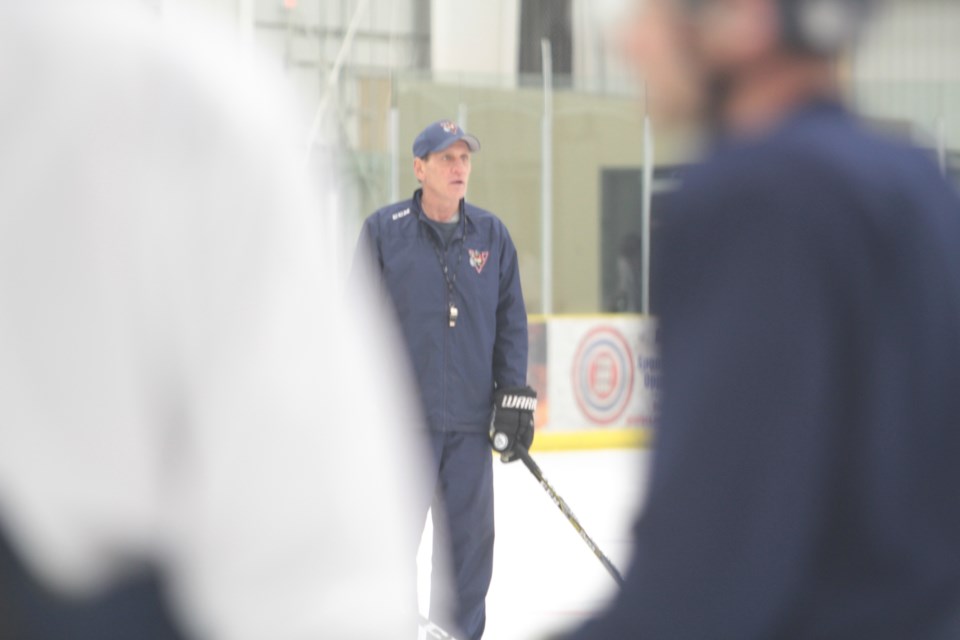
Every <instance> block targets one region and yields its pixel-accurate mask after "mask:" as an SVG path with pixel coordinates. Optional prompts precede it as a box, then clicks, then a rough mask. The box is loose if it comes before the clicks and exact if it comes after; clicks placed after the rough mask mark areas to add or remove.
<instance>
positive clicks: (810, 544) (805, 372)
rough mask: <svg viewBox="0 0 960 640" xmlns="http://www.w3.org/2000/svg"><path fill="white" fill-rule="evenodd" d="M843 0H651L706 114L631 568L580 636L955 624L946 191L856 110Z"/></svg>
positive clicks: (676, 270) (959, 406)
mask: <svg viewBox="0 0 960 640" xmlns="http://www.w3.org/2000/svg"><path fill="white" fill-rule="evenodd" d="M867 8H868V7H867V5H866V3H864V2H858V1H856V0H850V1H846V0H836V1H834V0H829V1H827V0H824V1H816V0H810V1H804V0H702V1H696V0H648V1H647V2H645V5H644V7H643V9H642V11H641V13H639V14H638V17H637V18H636V22H635V23H634V24H633V25H632V29H631V30H630V33H629V40H628V42H629V53H630V56H631V57H632V59H633V61H634V62H635V63H636V64H637V65H638V66H639V68H640V69H641V70H642V72H643V74H644V77H645V78H646V80H647V81H648V82H649V87H648V88H649V95H650V98H651V100H652V101H653V105H654V108H655V109H656V110H657V111H656V113H657V114H658V115H660V116H661V117H663V116H664V114H672V115H682V116H686V117H687V118H689V119H693V120H698V121H700V122H703V123H706V124H707V125H708V127H709V128H710V129H711V131H712V134H713V135H712V136H711V138H712V143H711V145H710V150H709V152H708V153H707V157H706V158H705V160H704V162H703V163H702V164H701V165H699V166H697V167H695V168H693V169H691V170H690V171H689V172H688V173H687V175H686V176H685V177H684V180H683V186H682V188H681V189H680V190H679V192H678V193H676V194H675V196H674V197H673V199H672V202H671V204H670V205H668V206H669V207H670V208H669V209H668V210H667V211H666V212H665V214H664V215H663V221H664V227H663V230H662V233H661V234H660V235H659V236H658V237H657V239H656V250H657V253H658V255H657V256H655V257H656V258H657V262H656V269H657V270H656V271H655V276H656V278H657V279H656V281H655V286H656V287H658V291H659V294H658V295H659V296H660V297H661V300H662V304H661V309H660V319H661V323H662V324H661V327H662V329H661V340H662V344H661V346H662V357H663V366H664V369H663V375H664V388H663V406H662V414H661V421H660V424H659V427H658V432H657V436H656V442H655V450H654V462H653V469H652V477H651V482H650V487H649V494H648V500H647V502H646V506H645V508H644V510H643V512H642V514H641V516H640V518H639V521H638V523H637V525H636V528H635V542H634V549H633V559H632V563H631V566H630V567H629V570H628V572H627V575H626V584H625V585H624V587H623V589H622V590H621V591H620V592H619V593H618V594H617V595H616V596H615V598H614V600H613V602H612V603H611V604H610V606H609V608H608V609H607V610H606V611H604V612H602V613H601V614H600V615H599V616H598V617H597V618H596V619H594V620H592V621H589V622H587V623H586V624H585V626H583V627H582V628H581V629H580V630H578V631H577V632H575V633H573V634H572V635H569V636H567V637H568V638H571V639H574V640H587V639H589V640H606V639H611V640H613V639H616V640H623V639H625V638H642V639H647V640H654V639H670V640H705V639H707V638H709V639H712V640H717V639H730V640H754V639H761V638H763V639H770V638H783V639H785V638H790V639H797V640H800V639H804V640H814V639H816V640H849V639H852V638H869V639H870V640H886V639H889V640H905V639H906V638H910V639H912V640H915V639H923V640H948V639H954V638H958V637H960V490H958V487H960V464H958V460H960V391H958V390H960V202H958V198H957V195H956V193H955V192H954V190H953V189H952V188H951V187H950V186H948V184H947V183H946V182H945V181H944V180H943V179H942V178H941V176H940V175H939V172H938V170H937V168H936V167H935V165H934V164H933V162H932V161H931V158H930V157H928V155H929V154H926V153H924V152H922V151H919V150H916V149H912V148H910V147H908V146H906V145H904V144H901V143H899V142H896V141H893V140H889V139H886V138H885V137H883V136H881V135H877V134H876V133H874V132H873V131H871V130H870V129H869V128H867V127H865V126H864V125H863V123H861V122H860V121H859V120H858V119H857V118H856V117H855V116H854V115H852V114H851V113H850V112H849V111H848V110H847V109H846V108H845V107H844V106H843V105H842V104H841V101H840V99H839V97H838V96H839V86H838V82H837V76H836V70H835V60H836V57H837V55H838V54H839V53H840V51H841V49H842V48H843V47H844V46H846V45H847V44H848V43H849V42H850V41H851V40H852V39H853V38H854V36H855V35H856V31H857V28H858V27H859V25H860V24H861V23H862V22H863V20H864V18H865V12H866V10H867Z"/></svg>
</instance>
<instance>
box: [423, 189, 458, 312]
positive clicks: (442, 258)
mask: <svg viewBox="0 0 960 640" xmlns="http://www.w3.org/2000/svg"><path fill="white" fill-rule="evenodd" d="M460 219H461V221H462V223H463V234H462V235H461V236H460V250H459V251H458V252H457V265H456V266H455V267H454V268H453V272H452V273H451V272H450V268H449V267H448V266H447V259H446V247H443V248H442V249H441V246H440V241H439V240H438V239H437V238H436V237H434V235H433V234H434V232H436V231H437V230H436V229H433V230H431V231H428V232H427V233H428V234H431V244H433V252H434V253H435V254H437V261H438V262H439V263H440V270H441V272H442V273H443V280H444V281H445V282H446V283H447V324H448V325H449V326H450V328H451V329H452V328H454V327H456V326H457V318H458V317H459V316H460V310H459V309H458V308H457V305H456V304H455V303H454V301H453V290H454V287H455V286H456V284H457V274H458V273H459V272H460V263H461V262H463V241H464V236H466V233H467V227H466V225H467V222H466V217H465V216H464V212H463V205H462V204H461V206H460ZM427 224H428V225H429V224H430V223H429V222H428V223H427ZM451 242H454V243H455V242H457V239H456V238H453V239H452V240H451Z"/></svg>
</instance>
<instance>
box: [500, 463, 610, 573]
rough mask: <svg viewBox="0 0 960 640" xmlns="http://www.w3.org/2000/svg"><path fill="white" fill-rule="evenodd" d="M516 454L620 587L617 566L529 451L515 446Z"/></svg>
mask: <svg viewBox="0 0 960 640" xmlns="http://www.w3.org/2000/svg"><path fill="white" fill-rule="evenodd" d="M516 454H517V456H518V457H519V458H520V459H521V460H523V464H525V465H526V467H527V469H529V470H530V473H532V474H533V477H534V478H536V479H537V481H538V482H539V483H540V486H541V487H543V490H544V491H546V492H547V494H549V496H550V499H551V500H553V503H554V504H555V505H557V507H559V508H560V511H561V512H563V515H565V516H566V517H567V521H568V522H570V524H571V525H573V528H574V529H576V530H577V533H579V534H580V537H581V538H583V541H584V542H586V543H587V546H588V547H590V550H591V551H593V555H595V556H597V559H598V560H600V564H602V565H603V568H604V569H606V570H607V573H609V574H610V575H611V576H612V577H613V579H614V580H616V581H617V584H618V585H620V586H621V587H622V586H623V576H621V575H620V572H619V571H617V568H616V567H615V566H613V563H612V562H610V560H609V559H608V558H607V556H605V555H603V551H600V547H598V546H597V543H595V542H594V541H593V540H592V539H591V538H590V536H588V535H587V532H586V531H584V530H583V526H582V525H581V524H580V521H579V520H577V516H575V515H573V511H571V510H570V507H569V506H567V503H566V502H565V501H564V500H563V498H561V497H560V496H559V495H558V494H557V492H556V491H554V490H553V487H551V486H550V483H549V482H547V479H546V478H544V477H543V471H541V470H540V467H539V466H538V465H537V463H536V462H534V461H533V458H531V457H530V453H529V452H528V451H527V450H526V449H524V448H523V447H517V451H516Z"/></svg>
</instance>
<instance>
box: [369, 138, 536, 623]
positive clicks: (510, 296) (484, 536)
mask: <svg viewBox="0 0 960 640" xmlns="http://www.w3.org/2000/svg"><path fill="white" fill-rule="evenodd" d="M479 148H480V145H479V142H478V141H477V139H476V138H475V137H474V136H472V135H470V134H468V133H466V132H465V131H463V130H462V129H460V128H459V127H458V126H457V125H456V124H454V123H453V122H450V121H440V122H436V123H434V124H432V125H430V126H428V127H427V128H426V129H424V131H423V132H422V133H421V134H420V135H419V136H418V137H417V139H416V141H415V142H414V145H413V154H414V171H415V173H416V177H417V179H418V180H419V181H420V183H421V188H420V189H418V190H417V191H416V192H415V193H414V195H413V198H412V199H410V200H406V201H404V202H399V203H397V204H393V205H390V206H387V207H384V208H383V209H380V210H379V211H377V212H376V213H374V214H373V215H371V216H370V217H369V218H367V220H366V222H365V223H364V225H363V231H362V234H361V242H360V245H361V249H369V253H370V254H371V256H372V257H373V259H374V260H375V262H376V268H377V269H378V271H379V273H380V276H381V282H382V284H383V286H384V288H385V289H386V291H387V292H388V293H389V296H390V299H391V300H392V302H393V306H394V308H395V310H396V313H397V317H398V319H399V323H400V327H401V329H402V332H403V337H404V341H405V343H406V346H407V348H408V351H409V355H410V360H411V363H412V365H413V370H414V372H415V374H416V377H417V382H418V384H419V388H420V394H421V401H422V407H423V410H424V413H425V416H426V421H427V427H428V434H429V443H430V446H431V447H432V449H433V454H434V455H433V463H434V473H433V474H432V475H430V477H431V478H432V479H433V482H435V487H434V492H433V495H434V499H433V505H432V506H433V522H434V564H435V565H436V562H437V560H438V559H439V558H440V557H443V556H446V555H449V557H450V560H451V572H450V573H451V577H452V580H453V583H454V594H452V597H451V594H447V593H444V592H443V591H442V590H441V589H439V588H438V585H439V584H440V581H439V580H433V585H434V588H433V589H432V590H431V617H432V618H433V619H434V620H435V621H436V622H439V623H441V625H450V626H451V627H452V626H455V627H456V628H457V629H458V632H459V633H461V634H463V637H464V638H474V639H476V638H480V637H481V635H482V634H483V628H484V624H485V620H486V614H485V605H484V600H485V597H486V593H487V589H488V587H489V585H490V579H491V576H492V571H493V538H494V527H493V477H492V473H493V469H492V460H493V458H492V456H491V450H490V442H489V440H488V430H489V428H490V424H491V409H492V402H493V399H494V395H495V390H496V389H499V390H504V389H516V388H522V387H524V385H526V376H527V315H526V309H525V308H524V303H523V294H522V292H521V290H520V274H519V269H518V263H517V251H516V248H515V247H514V245H513V241H512V240H511V239H510V235H509V233H507V229H506V227H505V226H504V225H503V223H502V222H501V221H500V220H499V219H498V218H497V217H496V216H494V215H493V214H492V213H490V212H489V211H484V210H483V209H480V208H478V207H474V206H472V205H469V204H467V203H466V202H465V200H464V197H465V195H466V190H467V181H468V179H469V177H470V159H471V154H472V153H474V152H476V151H478V150H479ZM530 438H532V422H530V425H529V433H524V434H521V437H520V438H519V439H520V440H521V441H524V443H525V445H527V446H529V443H530V442H529V441H530ZM426 511H427V505H426V504H424V505H423V514H424V516H425V515H426ZM438 550H439V552H440V553H437V551H438ZM434 575H435V576H436V575H438V573H437V571H436V570H435V571H434ZM451 600H452V601H451ZM446 610H449V615H450V617H451V618H452V619H447V618H446V616H447V615H448V613H447V611H446Z"/></svg>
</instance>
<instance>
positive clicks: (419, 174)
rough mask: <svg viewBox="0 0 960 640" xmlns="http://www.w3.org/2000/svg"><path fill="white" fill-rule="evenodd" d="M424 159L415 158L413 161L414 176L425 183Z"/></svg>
mask: <svg viewBox="0 0 960 640" xmlns="http://www.w3.org/2000/svg"><path fill="white" fill-rule="evenodd" d="M423 163H424V160H423V158H414V159H413V175H414V176H416V178H417V180H419V181H420V182H423V173H424V169H423Z"/></svg>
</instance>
